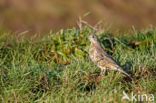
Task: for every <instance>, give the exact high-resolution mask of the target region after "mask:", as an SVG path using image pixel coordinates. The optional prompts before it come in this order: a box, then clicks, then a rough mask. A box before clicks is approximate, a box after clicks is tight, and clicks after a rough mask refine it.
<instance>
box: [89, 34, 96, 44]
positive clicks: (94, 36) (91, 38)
mask: <svg viewBox="0 0 156 103" xmlns="http://www.w3.org/2000/svg"><path fill="white" fill-rule="evenodd" d="M88 39H89V40H90V42H91V43H97V42H98V37H97V36H96V35H95V34H91V35H89V36H88Z"/></svg>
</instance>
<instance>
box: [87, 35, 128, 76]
mask: <svg viewBox="0 0 156 103" xmlns="http://www.w3.org/2000/svg"><path fill="white" fill-rule="evenodd" d="M88 38H89V40H90V42H91V45H90V49H89V56H90V59H91V60H92V61H93V62H94V63H96V64H97V66H98V67H99V68H100V69H101V72H103V71H105V70H106V69H110V70H116V71H120V72H122V73H124V74H125V75H127V76H129V77H131V76H130V75H129V74H128V73H126V72H125V71H124V70H123V69H122V68H121V67H120V66H119V65H117V63H116V62H115V61H114V60H113V58H112V57H111V56H110V55H108V54H107V53H106V52H105V51H104V49H103V48H102V46H101V44H100V42H99V40H98V38H97V36H96V35H93V34H92V35H90V36H89V37H88Z"/></svg>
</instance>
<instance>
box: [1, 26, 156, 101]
mask: <svg viewBox="0 0 156 103" xmlns="http://www.w3.org/2000/svg"><path fill="white" fill-rule="evenodd" d="M90 32H91V29H90V28H88V27H85V28H84V29H83V30H82V31H79V30H78V29H76V28H73V29H72V30H61V31H60V32H58V33H56V34H55V33H52V32H50V33H49V34H48V35H47V36H45V37H44V39H38V40H35V41H34V40H30V39H25V38H23V37H22V34H21V35H17V36H16V37H8V35H10V34H7V33H5V34H3V35H0V102H2V103H8V102H9V103H10V102H16V103H22V102H26V103H30V102H39V103H42V102H47V103H50V102H59V103H60V102H62V103H64V102H65V103H68V102H78V103H79V102H80V103H81V102H84V103H86V102H99V103H102V102H103V103H104V102H106V103H112V102H115V103H121V102H122V103H127V102H128V101H127V100H122V99H121V98H122V96H123V91H125V92H126V93H128V94H129V95H131V93H132V92H133V93H134V94H138V93H139V94H142V93H146V94H153V95H156V75H155V74H156V63H155V62H156V28H150V29H146V30H144V31H142V32H136V31H135V30H134V31H133V32H129V33H124V35H125V36H120V34H119V35H115V36H114V35H110V34H109V33H100V34H98V37H99V39H100V41H101V43H102V46H103V47H104V49H105V50H106V51H107V52H108V53H109V54H110V55H112V56H113V57H114V59H115V60H116V61H117V63H118V64H119V65H121V66H122V67H123V68H124V70H126V71H127V72H129V73H130V74H131V75H132V76H133V80H130V79H129V78H128V77H125V76H124V75H123V74H122V73H118V72H115V71H108V72H107V74H106V75H103V76H99V72H100V70H99V68H98V67H97V66H96V65H95V64H94V63H92V62H91V61H90V59H89V57H88V49H89V45H90V42H89V40H88V39H87V35H89V34H90ZM130 35H131V36H130ZM131 41H134V42H139V44H137V45H135V44H134V43H133V44H132V43H131Z"/></svg>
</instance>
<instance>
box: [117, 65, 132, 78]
mask: <svg viewBox="0 0 156 103" xmlns="http://www.w3.org/2000/svg"><path fill="white" fill-rule="evenodd" d="M117 70H118V71H120V72H122V73H124V74H125V75H126V76H128V77H129V78H132V77H131V76H130V75H129V74H128V73H127V72H125V71H124V70H123V69H122V68H121V67H118V69H117Z"/></svg>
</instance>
